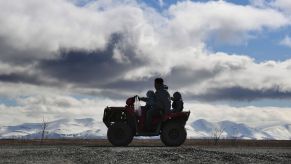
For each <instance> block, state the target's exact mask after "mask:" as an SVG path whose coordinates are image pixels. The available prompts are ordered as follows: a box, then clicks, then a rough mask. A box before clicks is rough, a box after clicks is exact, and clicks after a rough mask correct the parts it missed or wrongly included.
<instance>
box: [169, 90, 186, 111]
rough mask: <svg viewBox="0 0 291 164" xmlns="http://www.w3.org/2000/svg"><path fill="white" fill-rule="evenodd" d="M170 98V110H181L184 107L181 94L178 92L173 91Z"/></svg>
mask: <svg viewBox="0 0 291 164" xmlns="http://www.w3.org/2000/svg"><path fill="white" fill-rule="evenodd" d="M171 100H172V101H173V103H172V108H173V110H172V112H182V110H183V108H184V102H183V99H182V95H181V93H180V92H175V93H174V94H173V97H171Z"/></svg>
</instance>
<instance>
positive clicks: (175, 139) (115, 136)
mask: <svg viewBox="0 0 291 164" xmlns="http://www.w3.org/2000/svg"><path fill="white" fill-rule="evenodd" d="M134 102H135V97H131V98H128V99H127V101H126V106H125V107H106V108H105V109H104V115H103V122H104V124H105V125H106V126H107V128H108V131H107V138H108V140H109V141H110V143H112V144H113V145H114V146H127V145H128V144H130V142H131V141H132V139H133V137H134V136H159V135H160V138H161V140H162V142H163V143H164V144H165V145H166V146H180V145H181V144H183V143H184V141H185V140H186V136H187V132H186V130H185V124H186V121H187V120H188V118H189V115H190V111H188V112H176V113H167V114H160V115H159V116H156V117H153V119H152V126H153V128H154V129H153V131H148V130H146V127H145V120H146V109H145V107H144V106H142V107H141V113H139V114H138V112H136V111H135V110H134Z"/></svg>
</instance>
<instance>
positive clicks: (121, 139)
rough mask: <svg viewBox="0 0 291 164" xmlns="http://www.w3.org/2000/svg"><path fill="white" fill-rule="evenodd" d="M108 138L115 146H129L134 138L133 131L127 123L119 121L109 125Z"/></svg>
mask: <svg viewBox="0 0 291 164" xmlns="http://www.w3.org/2000/svg"><path fill="white" fill-rule="evenodd" d="M107 138H108V140H109V142H110V143H111V144H112V145H114V146H127V145H128V144H130V142H131V141H132V139H133V131H132V129H131V128H130V126H129V125H128V124H127V123H123V122H117V123H114V124H113V125H111V126H109V128H108V131H107Z"/></svg>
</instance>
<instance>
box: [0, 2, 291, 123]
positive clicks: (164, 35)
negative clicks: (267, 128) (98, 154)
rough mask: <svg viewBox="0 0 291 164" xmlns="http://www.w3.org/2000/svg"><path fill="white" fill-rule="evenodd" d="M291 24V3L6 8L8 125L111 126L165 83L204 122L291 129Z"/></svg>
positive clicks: (0, 93) (3, 104)
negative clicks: (115, 116) (134, 99)
mask: <svg viewBox="0 0 291 164" xmlns="http://www.w3.org/2000/svg"><path fill="white" fill-rule="evenodd" d="M290 15H291V1H290V0H240V1H239V0H224V1H223V0H217V1H212V0H193V1H190V0H180V1H179V0H168V1H167V0H145V1H142V0H50V1H41V0H26V1H22V0H10V1H6V0H0V24H1V26H0V125H12V124H18V123H23V122H39V121H41V120H42V118H43V117H46V118H47V119H48V120H55V119H59V118H67V117H74V118H80V117H95V118H96V119H100V120H101V117H102V113H103V109H104V108H105V107H106V106H118V105H121V106H123V105H124V102H125V100H126V98H128V97H130V96H133V95H141V96H143V95H145V93H146V91H147V90H150V89H154V88H153V81H154V79H155V78H156V77H162V78H164V80H165V83H166V84H167V85H168V86H169V92H170V93H171V94H172V93H174V92H175V91H180V92H181V93H182V96H183V99H184V101H185V108H187V109H189V110H191V112H192V111H193V113H195V117H197V119H198V118H206V119H209V120H210V121H213V120H216V121H222V120H225V119H230V120H232V121H237V122H244V123H249V122H252V125H256V124H257V125H259V124H260V125H261V124H262V122H267V123H274V122H275V123H282V124H283V123H291V120H290V118H291V101H290V100H291V79H290V73H291V60H290V58H291V16H290ZM195 109H196V110H195ZM202 109H203V110H202ZM215 112H216V113H219V114H221V115H219V114H213V113H215ZM207 113H211V114H207ZM262 113H263V114H262ZM252 116H253V117H252ZM251 117H252V118H251ZM254 118H258V119H254ZM256 120H257V121H256Z"/></svg>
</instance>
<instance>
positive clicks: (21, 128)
mask: <svg viewBox="0 0 291 164" xmlns="http://www.w3.org/2000/svg"><path fill="white" fill-rule="evenodd" d="M42 127H43V123H24V124H21V125H17V126H3V127H0V138H25V139H39V138H41V135H42V129H43V128H42ZM106 130H107V129H106V127H105V125H104V124H103V122H101V121H99V122H98V121H95V120H94V119H92V118H85V119H60V120H56V121H52V122H48V123H47V128H46V130H45V132H46V133H45V137H46V138H83V139H87V138H104V137H105V136H106Z"/></svg>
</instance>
